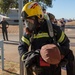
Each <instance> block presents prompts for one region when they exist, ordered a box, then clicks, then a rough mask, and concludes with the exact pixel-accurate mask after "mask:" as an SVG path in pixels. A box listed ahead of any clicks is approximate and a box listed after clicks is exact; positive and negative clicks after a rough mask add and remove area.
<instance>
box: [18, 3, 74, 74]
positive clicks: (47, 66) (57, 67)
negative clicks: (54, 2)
mask: <svg viewBox="0 0 75 75" xmlns="http://www.w3.org/2000/svg"><path fill="white" fill-rule="evenodd" d="M21 16H22V19H23V20H24V23H25V25H26V27H25V28H26V32H25V33H24V34H23V36H22V38H21V40H20V43H19V46H18V51H19V54H20V57H21V60H22V61H23V62H24V66H25V67H26V69H27V72H26V73H27V75H34V74H35V75H61V65H62V64H63V65H66V64H67V61H68V59H67V57H66V56H67V55H69V53H70V49H69V48H70V45H69V43H70V41H69V39H68V37H67V36H66V34H65V33H64V32H63V31H62V30H61V29H60V27H58V26H57V25H55V24H53V23H52V27H53V32H54V37H55V39H56V42H55V41H54V38H52V37H51V36H50V35H49V30H48V23H47V22H48V21H47V20H46V19H45V18H44V17H43V11H42V8H41V6H40V5H39V4H38V3H37V2H28V3H26V4H25V5H24V7H23V9H22V13H21ZM30 45H31V48H30V51H29V46H30ZM28 51H29V52H28ZM65 57H66V58H65ZM72 58H73V57H72ZM64 59H66V60H67V61H66V62H65V63H63V62H64ZM71 75H72V74H71Z"/></svg>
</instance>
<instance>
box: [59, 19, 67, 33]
mask: <svg viewBox="0 0 75 75" xmlns="http://www.w3.org/2000/svg"><path fill="white" fill-rule="evenodd" d="M60 23H61V30H62V31H64V32H65V24H66V21H65V20H64V18H62V19H61V20H60Z"/></svg>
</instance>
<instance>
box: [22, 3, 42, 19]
mask: <svg viewBox="0 0 75 75" xmlns="http://www.w3.org/2000/svg"><path fill="white" fill-rule="evenodd" d="M21 15H22V17H23V19H25V18H28V17H33V16H37V17H38V18H41V17H42V16H43V11H42V8H41V6H40V5H39V4H38V3H37V2H28V3H27V4H25V5H24V7H23V9H22V14H21Z"/></svg>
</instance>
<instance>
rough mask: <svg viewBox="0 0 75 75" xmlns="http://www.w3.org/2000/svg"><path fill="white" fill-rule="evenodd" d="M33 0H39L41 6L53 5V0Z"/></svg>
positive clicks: (26, 0)
mask: <svg viewBox="0 0 75 75" xmlns="http://www.w3.org/2000/svg"><path fill="white" fill-rule="evenodd" d="M28 1H29V0H24V3H27V2H28ZM31 1H36V2H39V3H40V5H41V6H45V7H46V6H48V7H52V0H31Z"/></svg>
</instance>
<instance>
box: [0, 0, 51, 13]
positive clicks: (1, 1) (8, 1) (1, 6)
mask: <svg viewBox="0 0 75 75" xmlns="http://www.w3.org/2000/svg"><path fill="white" fill-rule="evenodd" d="M31 1H36V2H39V4H40V5H41V6H43V7H46V6H48V7H51V6H52V0H31ZM27 2H29V0H24V4H25V3H27ZM10 7H11V8H12V7H15V8H18V0H0V11H1V12H3V13H4V14H6V13H7V11H8V9H9V8H10Z"/></svg>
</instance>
